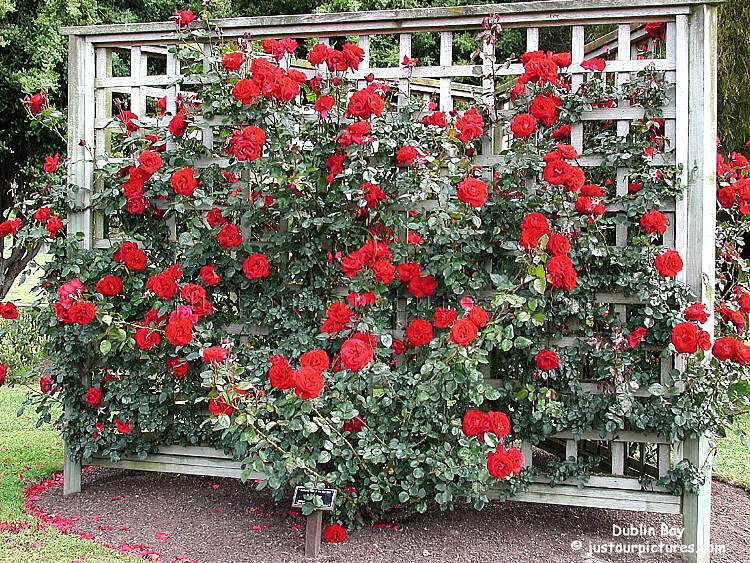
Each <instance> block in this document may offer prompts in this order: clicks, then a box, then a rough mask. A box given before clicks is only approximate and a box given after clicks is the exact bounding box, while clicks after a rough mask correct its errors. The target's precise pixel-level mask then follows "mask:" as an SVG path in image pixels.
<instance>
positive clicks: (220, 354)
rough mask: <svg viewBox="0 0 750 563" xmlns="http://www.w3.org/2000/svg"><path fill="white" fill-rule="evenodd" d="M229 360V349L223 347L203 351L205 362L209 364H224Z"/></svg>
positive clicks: (211, 347)
mask: <svg viewBox="0 0 750 563" xmlns="http://www.w3.org/2000/svg"><path fill="white" fill-rule="evenodd" d="M226 359H227V349H226V348H223V347H221V346H210V347H209V348H206V349H205V350H203V361H204V362H206V363H207V364H210V363H211V362H223V361H224V360H226Z"/></svg>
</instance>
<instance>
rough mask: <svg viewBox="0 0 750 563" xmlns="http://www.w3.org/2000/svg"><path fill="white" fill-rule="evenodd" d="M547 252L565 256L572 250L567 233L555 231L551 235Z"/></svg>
mask: <svg viewBox="0 0 750 563" xmlns="http://www.w3.org/2000/svg"><path fill="white" fill-rule="evenodd" d="M547 252H549V253H550V254H552V256H564V255H566V254H568V253H569V252H570V240H568V237H566V236H565V235H561V234H559V233H555V234H552V235H550V236H549V240H548V241H547Z"/></svg>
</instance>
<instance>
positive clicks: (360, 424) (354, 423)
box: [344, 416, 365, 434]
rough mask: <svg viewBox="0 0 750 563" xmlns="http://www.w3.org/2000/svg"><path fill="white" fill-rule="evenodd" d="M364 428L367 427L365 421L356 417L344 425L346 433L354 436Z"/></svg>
mask: <svg viewBox="0 0 750 563" xmlns="http://www.w3.org/2000/svg"><path fill="white" fill-rule="evenodd" d="M364 426H365V424H364V421H363V420H362V419H361V418H360V417H358V416H355V417H354V418H352V419H350V420H347V421H346V422H345V423H344V431H345V432H350V433H352V434H356V433H357V432H359V431H360V430H362V428H364Z"/></svg>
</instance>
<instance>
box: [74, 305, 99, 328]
mask: <svg viewBox="0 0 750 563" xmlns="http://www.w3.org/2000/svg"><path fill="white" fill-rule="evenodd" d="M95 318H96V307H95V306H94V304H93V303H88V302H87V301H76V302H75V303H73V304H72V305H71V306H70V309H68V320H69V321H70V322H71V323H76V324H79V325H86V324H89V323H90V322H91V321H93V320H94V319H95Z"/></svg>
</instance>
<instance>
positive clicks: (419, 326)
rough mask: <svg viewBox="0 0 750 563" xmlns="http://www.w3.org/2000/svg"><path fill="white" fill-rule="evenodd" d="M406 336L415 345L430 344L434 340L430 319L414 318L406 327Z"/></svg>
mask: <svg viewBox="0 0 750 563" xmlns="http://www.w3.org/2000/svg"><path fill="white" fill-rule="evenodd" d="M406 338H408V339H409V342H411V344H412V346H414V347H419V346H424V345H425V344H429V343H430V341H431V340H432V325H431V324H430V323H429V321H425V320H423V319H414V320H413V321H411V322H410V323H409V326H407V327H406Z"/></svg>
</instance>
